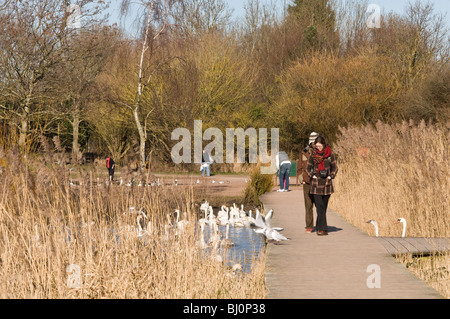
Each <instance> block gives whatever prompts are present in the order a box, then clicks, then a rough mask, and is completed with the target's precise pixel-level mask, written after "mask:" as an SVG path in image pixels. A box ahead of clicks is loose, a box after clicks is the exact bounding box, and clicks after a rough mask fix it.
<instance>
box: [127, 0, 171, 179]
mask: <svg viewBox="0 0 450 319" xmlns="http://www.w3.org/2000/svg"><path fill="white" fill-rule="evenodd" d="M179 2H180V0H140V2H139V5H140V6H141V7H142V8H143V9H144V12H145V17H146V19H145V23H144V25H143V36H142V38H141V40H140V54H139V61H138V77H137V83H136V84H137V85H136V95H135V98H134V100H133V101H132V104H128V103H123V104H125V105H126V106H127V107H128V108H129V109H130V110H131V112H132V113H133V117H134V121H135V124H136V128H137V131H138V135H139V160H140V169H141V172H143V171H144V169H145V159H146V154H145V151H146V142H147V138H148V134H147V132H148V130H147V126H148V120H149V117H150V115H151V114H152V112H153V111H154V109H151V110H148V111H147V112H146V113H147V114H145V115H142V111H143V95H144V91H145V90H147V89H148V86H149V85H150V83H151V81H152V77H153V75H154V72H152V71H149V69H150V68H149V66H150V65H151V63H152V45H154V44H155V42H156V41H157V39H158V38H159V37H160V36H161V35H162V34H163V33H164V32H165V31H166V29H167V28H168V25H169V23H170V22H169V18H170V12H171V10H172V9H174V8H175V7H176V4H177V3H179ZM130 5H131V1H130V0H122V7H121V9H122V10H121V11H122V14H123V15H126V14H127V13H128V11H129V9H130Z"/></svg>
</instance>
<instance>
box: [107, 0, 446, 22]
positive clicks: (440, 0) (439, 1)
mask: <svg viewBox="0 0 450 319" xmlns="http://www.w3.org/2000/svg"><path fill="white" fill-rule="evenodd" d="M225 1H226V2H227V4H228V6H229V8H231V9H234V17H235V18H239V17H243V16H244V15H245V10H244V5H245V4H246V3H247V0H225ZM262 1H263V2H267V1H270V0H262ZM272 1H273V2H274V3H276V4H277V5H279V6H280V7H282V6H283V5H284V4H285V3H290V2H291V1H290V0H272ZM410 1H411V0H368V2H369V4H376V5H378V6H380V8H381V12H382V13H388V12H390V11H394V12H396V13H399V14H403V13H404V9H405V7H406V6H407V4H408V3H409V2H410ZM414 1H415V0H413V1H412V2H414ZM421 1H422V0H421ZM427 1H429V2H431V3H433V4H434V7H435V12H438V13H443V14H446V23H447V27H450V0H423V2H427ZM120 2H121V0H111V7H110V10H109V12H110V14H111V18H110V21H111V22H118V21H119V19H118V16H119V10H120ZM124 24H125V26H126V27H127V28H129V27H130V26H131V27H132V25H133V23H132V22H122V23H121V24H120V25H121V26H124Z"/></svg>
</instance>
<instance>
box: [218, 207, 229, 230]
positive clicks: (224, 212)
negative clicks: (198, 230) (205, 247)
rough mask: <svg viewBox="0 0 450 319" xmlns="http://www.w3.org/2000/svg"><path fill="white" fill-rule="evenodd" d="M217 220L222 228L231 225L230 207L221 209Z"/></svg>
mask: <svg viewBox="0 0 450 319" xmlns="http://www.w3.org/2000/svg"><path fill="white" fill-rule="evenodd" d="M217 220H218V221H219V224H220V225H222V226H225V225H228V224H229V218H228V207H226V206H222V207H221V210H220V211H219V212H218V213H217Z"/></svg>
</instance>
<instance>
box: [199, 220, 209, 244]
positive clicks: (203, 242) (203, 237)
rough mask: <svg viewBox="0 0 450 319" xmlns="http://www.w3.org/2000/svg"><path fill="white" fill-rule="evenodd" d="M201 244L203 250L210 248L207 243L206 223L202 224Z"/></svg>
mask: <svg viewBox="0 0 450 319" xmlns="http://www.w3.org/2000/svg"><path fill="white" fill-rule="evenodd" d="M199 224H200V242H198V243H197V244H198V245H199V246H200V248H201V249H206V248H207V247H208V244H207V243H206V242H205V223H204V222H200V223H199Z"/></svg>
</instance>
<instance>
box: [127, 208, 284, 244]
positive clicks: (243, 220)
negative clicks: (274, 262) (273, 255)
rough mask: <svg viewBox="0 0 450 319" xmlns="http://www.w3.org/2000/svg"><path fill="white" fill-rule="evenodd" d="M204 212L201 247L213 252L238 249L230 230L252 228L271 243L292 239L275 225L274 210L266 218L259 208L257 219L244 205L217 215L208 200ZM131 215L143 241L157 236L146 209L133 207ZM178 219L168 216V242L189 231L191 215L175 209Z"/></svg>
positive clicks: (202, 211)
mask: <svg viewBox="0 0 450 319" xmlns="http://www.w3.org/2000/svg"><path fill="white" fill-rule="evenodd" d="M200 212H201V214H202V215H203V216H200V217H201V218H200V219H199V220H198V223H197V224H198V226H199V227H200V239H199V241H198V245H200V247H201V248H208V247H211V248H213V249H217V248H219V247H221V248H229V247H232V246H234V243H233V242H232V240H231V239H230V238H229V231H230V227H235V228H240V227H246V228H250V229H252V230H253V231H254V232H256V233H258V234H262V235H264V236H265V237H266V238H267V240H268V241H269V242H276V243H277V244H278V243H279V242H280V241H286V240H288V238H286V237H285V236H283V235H282V234H281V233H280V232H281V231H283V230H284V229H283V228H281V227H273V226H271V220H272V216H273V210H270V211H269V212H268V213H267V214H266V216H263V215H262V214H261V212H260V211H259V209H256V215H255V217H253V213H252V210H249V211H248V212H247V211H245V210H244V205H241V207H240V208H239V207H238V206H237V205H236V204H233V206H231V207H227V206H225V205H222V207H221V208H220V210H219V211H218V212H217V214H214V210H213V207H212V206H211V205H210V204H209V203H208V202H207V201H204V202H203V203H202V204H201V206H200ZM129 213H132V214H136V216H137V217H136V225H137V227H136V228H135V227H131V229H130V230H132V229H134V230H135V231H136V233H137V236H138V237H139V238H140V239H145V237H146V236H151V235H152V234H153V229H152V224H151V222H150V221H149V219H148V217H147V215H146V214H145V211H144V210H142V209H136V208H135V207H130V208H129ZM175 216H176V218H174V219H172V218H171V217H170V215H169V214H167V221H168V222H167V223H166V224H165V225H164V234H165V236H166V239H168V236H169V234H171V233H173V234H175V235H176V236H180V235H182V234H183V233H184V231H185V230H186V227H187V225H188V224H189V220H188V219H187V214H186V213H183V216H181V214H180V210H178V209H177V210H175ZM206 226H208V227H209V230H210V232H209V233H210V235H209V239H208V240H207V241H206V240H205V235H204V233H205V227H206ZM219 226H225V227H226V231H225V235H223V234H222V232H221V231H220V230H219Z"/></svg>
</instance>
